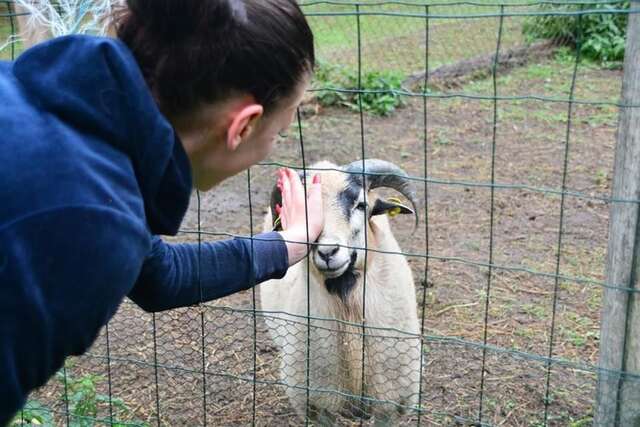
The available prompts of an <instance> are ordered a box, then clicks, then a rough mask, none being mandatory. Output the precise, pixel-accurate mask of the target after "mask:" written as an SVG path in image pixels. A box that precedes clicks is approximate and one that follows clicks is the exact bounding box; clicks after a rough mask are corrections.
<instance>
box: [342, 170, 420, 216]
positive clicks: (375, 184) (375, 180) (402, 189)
mask: <svg viewBox="0 0 640 427" xmlns="http://www.w3.org/2000/svg"><path fill="white" fill-rule="evenodd" d="M363 163H364V169H365V170H364V173H365V183H366V185H365V189H366V190H367V191H369V190H373V189H374V188H380V187H387V188H391V189H393V190H396V191H397V192H399V193H400V194H402V195H403V196H404V197H406V198H407V199H408V200H409V201H410V202H411V205H412V206H413V212H414V215H415V217H416V223H415V228H417V227H418V223H419V221H420V218H419V214H418V197H417V196H416V192H415V189H414V186H413V183H412V182H411V180H409V179H408V178H409V175H407V173H406V172H405V171H404V170H402V169H401V168H400V167H398V166H396V165H395V164H393V163H391V162H387V161H385V160H379V159H365V161H364V162H363V161H362V160H356V161H355V162H351V163H349V164H348V165H345V166H343V167H342V169H343V170H344V171H345V172H348V173H349V174H350V179H353V180H356V181H357V182H358V184H360V185H362V173H363V170H362V166H363Z"/></svg>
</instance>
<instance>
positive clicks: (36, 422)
mask: <svg viewBox="0 0 640 427" xmlns="http://www.w3.org/2000/svg"><path fill="white" fill-rule="evenodd" d="M9 425H10V426H11V427H14V426H52V425H53V418H52V416H51V411H50V410H49V409H48V408H47V407H46V406H44V405H42V404H41V403H40V402H38V401H37V400H29V401H28V402H27V404H26V405H25V406H24V409H22V411H21V412H18V414H17V415H16V416H15V417H14V418H13V421H11V423H10V424H9Z"/></svg>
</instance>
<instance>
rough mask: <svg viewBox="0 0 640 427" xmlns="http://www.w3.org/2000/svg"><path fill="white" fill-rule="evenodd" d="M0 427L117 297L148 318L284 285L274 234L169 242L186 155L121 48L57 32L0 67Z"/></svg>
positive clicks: (182, 202) (185, 195)
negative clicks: (263, 285)
mask: <svg viewBox="0 0 640 427" xmlns="http://www.w3.org/2000/svg"><path fill="white" fill-rule="evenodd" d="M0 102H1V103H2V104H1V106H0V132H1V133H0V426H2V425H5V424H6V423H8V421H9V420H10V418H11V416H12V415H13V414H14V413H15V412H16V411H17V410H18V409H19V408H20V407H21V405H23V404H24V402H25V398H26V396H27V394H28V393H29V392H30V391H31V390H33V389H34V388H36V387H39V386H41V385H43V384H44V383H45V382H46V381H47V380H48V379H49V377H50V376H51V375H53V374H54V373H55V372H56V371H57V370H58V369H60V367H61V366H62V364H63V362H64V359H65V357H66V356H68V355H78V354H81V353H83V352H84V351H85V350H86V349H87V348H88V347H89V346H90V345H91V344H92V342H93V341H94V339H95V338H96V336H97V334H98V332H99V330H100V328H101V327H102V326H104V325H105V324H106V323H107V321H108V320H109V319H110V318H111V317H112V316H113V314H114V313H115V312H116V310H117V308H118V305H119V304H120V302H121V301H122V300H123V298H124V297H125V296H127V295H128V296H129V297H130V298H131V299H132V300H133V301H134V302H136V303H137V304H138V305H140V306H141V307H142V308H143V309H145V310H147V311H159V310H165V309H170V308H175V307H181V306H186V305H192V304H196V303H198V302H201V301H206V300H211V299H214V298H219V297H222V296H225V295H228V294H230V293H233V292H236V291H239V290H242V289H247V288H249V287H250V286H251V285H252V284H255V283H259V282H261V281H264V280H267V279H271V278H276V277H282V276H283V275H284V274H285V272H286V269H287V265H288V260H287V251H286V246H285V244H284V242H283V241H282V239H281V238H280V236H279V234H277V233H269V234H264V235H260V239H259V240H254V241H253V253H252V252H251V247H252V244H251V241H249V240H248V239H234V240H228V241H224V242H216V243H205V244H202V247H201V248H200V251H201V252H200V254H201V262H200V267H198V264H199V263H198V247H197V245H187V244H183V245H169V244H166V243H164V242H163V241H162V240H161V239H160V238H158V237H156V236H155V235H158V234H167V235H174V234H176V233H177V231H178V228H179V226H180V223H181V221H182V218H183V216H184V213H185V211H186V209H187V205H188V201H189V196H190V192H191V171H190V166H189V162H188V159H187V156H186V154H185V152H184V150H183V148H182V145H181V143H180V141H179V140H178V138H177V136H176V134H175V133H174V131H173V129H172V127H171V125H170V124H169V123H168V122H167V120H166V119H165V118H164V117H163V115H162V114H161V113H160V112H159V111H158V108H157V106H156V103H155V101H154V99H153V98H152V96H151V94H150V92H149V89H148V88H147V86H146V84H145V81H144V79H143V77H142V75H141V73H140V70H139V68H138V66H137V64H136V62H135V60H134V58H133V56H132V55H131V53H130V52H129V50H128V49H127V48H126V46H125V45H123V44H122V43H120V42H118V41H116V40H112V39H105V38H95V37H85V36H69V37H63V38H58V39H54V40H51V41H49V42H47V43H43V44H41V45H38V46H35V47H34V48H32V49H30V50H28V51H26V52H25V53H23V54H22V55H21V56H20V57H19V58H18V59H17V60H16V61H15V62H0Z"/></svg>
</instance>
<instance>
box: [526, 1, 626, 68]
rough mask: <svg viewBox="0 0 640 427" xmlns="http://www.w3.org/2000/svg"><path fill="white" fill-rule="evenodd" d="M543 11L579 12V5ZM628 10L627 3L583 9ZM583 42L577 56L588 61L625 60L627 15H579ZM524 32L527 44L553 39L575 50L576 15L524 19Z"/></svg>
mask: <svg viewBox="0 0 640 427" xmlns="http://www.w3.org/2000/svg"><path fill="white" fill-rule="evenodd" d="M543 9H544V10H553V11H559V10H561V11H579V10H580V6H579V5H556V4H546V5H543ZM587 9H588V10H593V9H595V10H603V11H606V10H610V11H612V10H619V9H629V1H621V2H616V3H607V4H597V3H595V4H591V5H588V6H585V9H584V10H587ZM581 21H582V22H581V27H582V39H581V48H580V53H581V55H582V56H584V57H585V58H588V59H592V60H595V61H600V62H615V61H622V60H623V59H624V45H625V35H626V29H627V14H626V13H603V14H588V15H582V19H581ZM523 33H524V35H525V36H526V37H527V39H528V40H529V41H533V40H539V39H552V40H555V41H556V42H558V43H559V44H562V45H568V46H571V47H573V48H575V47H576V42H577V37H578V17H577V15H569V16H564V15H556V16H548V15H547V16H545V15H540V16H533V17H529V18H527V19H526V21H525V23H524V26H523Z"/></svg>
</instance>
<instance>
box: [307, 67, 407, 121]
mask: <svg viewBox="0 0 640 427" xmlns="http://www.w3.org/2000/svg"><path fill="white" fill-rule="evenodd" d="M403 80H404V76H403V75H402V74H400V73H396V72H390V71H371V72H365V73H364V74H363V75H362V82H361V84H362V90H363V91H364V92H363V93H362V109H363V110H364V111H368V112H370V113H373V114H377V115H379V116H388V115H389V114H391V113H393V112H394V111H395V109H396V108H398V107H400V106H402V105H403V103H402V99H401V95H400V94H398V93H396V92H394V91H399V90H401V89H402V81H403ZM315 81H316V85H315V86H316V87H318V89H324V88H329V89H327V90H321V91H319V92H318V94H317V95H316V98H317V99H318V102H319V103H320V105H323V106H325V107H329V106H342V107H347V108H349V109H351V110H353V111H359V110H360V107H359V104H358V102H359V99H358V98H359V97H358V92H356V91H357V90H358V74H357V72H355V71H353V70H347V69H344V68H340V67H337V66H333V65H329V64H323V63H321V64H319V65H318V67H317V69H316V74H315ZM331 89H342V90H347V91H349V92H341V91H335V90H331ZM350 91H354V92H350Z"/></svg>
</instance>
